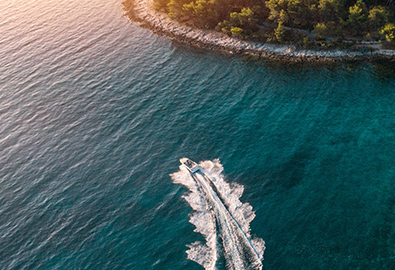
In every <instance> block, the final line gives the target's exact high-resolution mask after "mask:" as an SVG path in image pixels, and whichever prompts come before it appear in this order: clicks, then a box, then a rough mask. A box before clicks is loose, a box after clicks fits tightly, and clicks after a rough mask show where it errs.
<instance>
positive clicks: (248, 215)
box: [171, 159, 265, 270]
mask: <svg viewBox="0 0 395 270" xmlns="http://www.w3.org/2000/svg"><path fill="white" fill-rule="evenodd" d="M182 160H187V159H182ZM188 162H190V161H189V160H188ZM185 164H188V163H185ZM222 171H223V167H222V165H221V163H220V162H219V160H218V159H216V160H213V161H203V162H200V163H199V164H198V166H196V167H194V168H193V169H190V168H187V167H186V166H185V165H181V166H180V170H179V171H178V172H176V173H173V174H171V178H172V180H173V182H174V183H176V184H182V185H184V186H186V187H187V188H188V189H189V190H190V193H189V194H187V195H185V196H184V198H185V200H186V201H187V202H188V203H189V205H190V206H191V207H192V209H193V210H194V211H193V213H192V214H191V215H190V220H189V221H190V222H191V223H192V224H194V225H195V227H196V229H195V230H194V231H195V232H198V233H201V234H202V235H203V236H204V238H205V239H206V242H205V243H201V242H199V241H197V242H194V243H192V244H190V245H189V246H188V247H189V250H188V251H187V255H188V259H190V260H192V261H195V262H197V263H199V264H200V265H202V266H203V267H204V268H205V269H216V268H217V266H218V264H219V262H220V259H221V258H223V259H224V261H225V264H226V268H227V269H230V270H242V269H251V270H257V269H262V262H261V261H262V259H263V253H264V250H265V242H264V241H263V240H262V239H261V238H252V237H251V234H250V222H251V221H252V220H253V219H254V218H255V213H254V211H253V210H252V207H251V205H250V204H248V203H241V202H240V197H241V195H242V194H243V191H244V187H243V186H242V185H239V184H235V183H231V184H229V183H227V182H226V181H225V180H224V177H223V175H222Z"/></svg>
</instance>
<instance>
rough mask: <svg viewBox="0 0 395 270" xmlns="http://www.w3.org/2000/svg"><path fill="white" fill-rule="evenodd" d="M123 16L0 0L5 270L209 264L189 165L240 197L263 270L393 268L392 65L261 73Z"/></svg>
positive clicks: (0, 229) (31, 0) (104, 9)
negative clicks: (204, 166) (203, 259)
mask: <svg viewBox="0 0 395 270" xmlns="http://www.w3.org/2000/svg"><path fill="white" fill-rule="evenodd" d="M122 14H123V12H122V5H121V1H119V0H106V1H103V0H89V1H88V0H70V1H60V0H51V1H48V0H23V1H22V0H2V1H0V269H2V270H3V269H4V270H6V269H7V270H8V269H133V270H140V269H163V270H173V269H191V270H193V269H196V270H198V269H204V268H203V267H202V266H201V265H200V264H198V263H196V262H195V261H193V260H191V259H190V258H188V253H187V251H188V250H189V247H190V245H191V244H192V243H195V242H197V241H198V242H201V243H203V244H204V241H205V238H204V237H203V235H202V234H200V233H198V232H195V231H194V230H196V227H195V226H194V225H193V224H192V223H190V222H189V221H190V218H191V217H192V213H193V209H192V207H191V205H190V204H189V203H188V202H187V200H186V198H187V196H189V195H188V194H190V193H189V192H190V191H189V189H188V188H186V187H185V186H184V185H181V184H179V183H175V182H174V180H173V179H172V177H171V175H174V174H175V173H179V172H180V168H179V165H180V163H179V158H181V157H189V158H191V159H192V160H194V161H196V162H206V163H210V162H217V163H218V164H221V166H222V167H223V171H222V176H221V177H223V179H224V181H226V182H227V183H229V184H230V185H231V186H233V187H235V186H237V187H242V188H243V189H244V192H243V195H242V196H241V198H240V201H241V202H242V203H248V204H250V205H251V206H252V207H253V210H252V211H254V212H255V219H254V220H252V222H251V223H250V229H251V231H250V233H251V237H253V238H255V239H263V240H264V241H265V247H266V249H265V252H264V255H263V258H264V260H263V268H264V269H273V270H280V269H287V270H288V269H290V270H292V269H314V270H316V269H393V266H394V265H395V164H394V163H395V68H394V64H393V63H392V64H389V65H387V64H377V63H376V64H342V65H333V66H326V67H322V66H306V65H299V66H286V65H278V64H272V63H265V62H253V61H249V60H245V59H243V58H240V57H229V56H225V55H221V54H218V53H212V52H207V51H200V50H196V49H192V48H188V47H185V46H182V45H180V44H176V43H172V42H171V41H170V40H168V39H167V38H165V37H161V36H157V35H154V34H152V33H151V32H149V31H147V30H144V29H141V28H139V27H138V26H137V25H136V24H134V23H132V22H130V21H128V20H127V19H126V18H125V17H123V16H122ZM227 259H229V258H225V257H223V258H222V259H221V258H219V260H218V263H216V264H215V265H216V268H217V269H218V270H222V269H226V265H228V264H227V262H226V261H225V262H224V260H227ZM221 260H222V261H221Z"/></svg>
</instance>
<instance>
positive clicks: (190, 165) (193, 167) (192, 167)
mask: <svg viewBox="0 0 395 270" xmlns="http://www.w3.org/2000/svg"><path fill="white" fill-rule="evenodd" d="M180 162H181V164H182V165H184V167H185V168H187V169H188V171H189V172H191V173H195V172H197V171H198V170H200V167H199V165H197V164H196V162H194V161H192V160H190V159H189V158H180Z"/></svg>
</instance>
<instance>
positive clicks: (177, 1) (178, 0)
mask: <svg viewBox="0 0 395 270" xmlns="http://www.w3.org/2000/svg"><path fill="white" fill-rule="evenodd" d="M190 2H191V0H170V1H169V3H168V4H167V9H168V13H167V14H168V16H169V17H170V18H171V19H174V20H177V21H184V20H187V19H190V17H191V14H188V13H187V12H185V10H184V5H185V4H189V3H190Z"/></svg>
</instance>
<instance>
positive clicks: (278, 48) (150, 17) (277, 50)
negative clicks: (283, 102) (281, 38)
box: [123, 0, 395, 62]
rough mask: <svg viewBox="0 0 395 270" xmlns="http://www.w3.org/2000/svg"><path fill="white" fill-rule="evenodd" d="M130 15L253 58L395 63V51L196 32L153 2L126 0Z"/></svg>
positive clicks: (178, 37) (164, 31)
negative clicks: (305, 46) (309, 46)
mask: <svg viewBox="0 0 395 270" xmlns="http://www.w3.org/2000/svg"><path fill="white" fill-rule="evenodd" d="M123 5H124V9H125V11H126V15H127V16H128V17H129V18H130V19H131V20H132V21H134V22H136V23H138V24H139V26H140V27H143V28H146V29H149V30H151V31H153V32H154V33H156V34H160V35H165V36H167V37H168V38H170V39H172V40H175V41H178V42H181V43H184V44H188V45H191V46H194V47H197V48H203V49H209V50H215V51H222V52H225V53H229V54H241V55H245V56H248V57H250V58H252V59H272V60H286V61H292V62H305V61H307V62H317V61H318V62H338V61H373V60H380V59H387V60H395V51H393V50H384V49H376V50H371V51H367V52H361V51H355V50H353V49H348V50H330V51H315V50H298V49H296V48H295V46H292V45H275V44H268V43H257V42H250V41H244V40H240V39H236V38H232V37H228V36H227V35H225V34H223V33H219V32H216V31H209V30H202V29H196V28H193V27H190V26H186V25H183V24H181V23H178V22H176V21H174V20H171V19H170V18H169V17H168V16H167V15H166V14H165V13H163V12H158V11H156V10H154V9H153V7H152V0H126V1H125V2H123Z"/></svg>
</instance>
